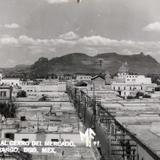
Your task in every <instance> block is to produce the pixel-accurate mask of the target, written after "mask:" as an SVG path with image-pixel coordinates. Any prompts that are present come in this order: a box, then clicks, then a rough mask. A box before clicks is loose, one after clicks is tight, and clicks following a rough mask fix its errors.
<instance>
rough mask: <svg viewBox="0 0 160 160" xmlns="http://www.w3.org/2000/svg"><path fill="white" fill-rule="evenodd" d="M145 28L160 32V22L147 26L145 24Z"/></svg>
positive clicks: (145, 29)
mask: <svg viewBox="0 0 160 160" xmlns="http://www.w3.org/2000/svg"><path fill="white" fill-rule="evenodd" d="M143 30H144V31H148V32H152V31H156V32H160V22H154V23H150V24H148V25H147V26H145V27H144V28H143Z"/></svg>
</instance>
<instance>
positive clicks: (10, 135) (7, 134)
mask: <svg viewBox="0 0 160 160" xmlns="http://www.w3.org/2000/svg"><path fill="white" fill-rule="evenodd" d="M5 138H9V139H11V140H14V134H13V133H6V134H5Z"/></svg>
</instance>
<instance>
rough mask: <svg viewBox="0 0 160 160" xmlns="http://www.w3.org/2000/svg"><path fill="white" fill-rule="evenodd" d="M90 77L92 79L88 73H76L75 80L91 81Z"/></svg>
mask: <svg viewBox="0 0 160 160" xmlns="http://www.w3.org/2000/svg"><path fill="white" fill-rule="evenodd" d="M91 79H92V76H90V75H85V74H78V75H76V80H77V81H91Z"/></svg>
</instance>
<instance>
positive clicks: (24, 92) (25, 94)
mask: <svg viewBox="0 0 160 160" xmlns="http://www.w3.org/2000/svg"><path fill="white" fill-rule="evenodd" d="M17 97H27V93H26V91H24V90H21V91H19V92H18V93H17Z"/></svg>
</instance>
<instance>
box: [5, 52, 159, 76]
mask: <svg viewBox="0 0 160 160" xmlns="http://www.w3.org/2000/svg"><path fill="white" fill-rule="evenodd" d="M125 62H127V63H128V66H129V72H131V73H138V74H148V73H150V74H154V73H158V74H160V64H159V63H158V62H157V61H156V60H155V59H154V58H153V57H151V56H150V55H144V54H143V53H140V54H137V55H120V54H117V53H114V52H113V53H103V54H98V55H96V56H88V55H86V54H84V53H72V54H67V55H64V56H61V57H55V58H52V59H50V60H49V59H47V58H45V57H41V58H39V59H38V61H36V62H35V63H34V64H33V65H31V66H25V65H18V66H16V67H14V68H12V69H8V70H9V74H11V73H12V74H13V73H14V75H16V74H18V75H21V76H24V75H25V76H26V77H45V76H47V75H49V74H67V73H68V74H73V73H95V74H97V73H102V72H105V71H109V72H110V73H111V74H115V73H117V71H118V69H119V67H120V66H121V65H122V64H123V63H125ZM5 72H6V73H8V71H7V70H5Z"/></svg>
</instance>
